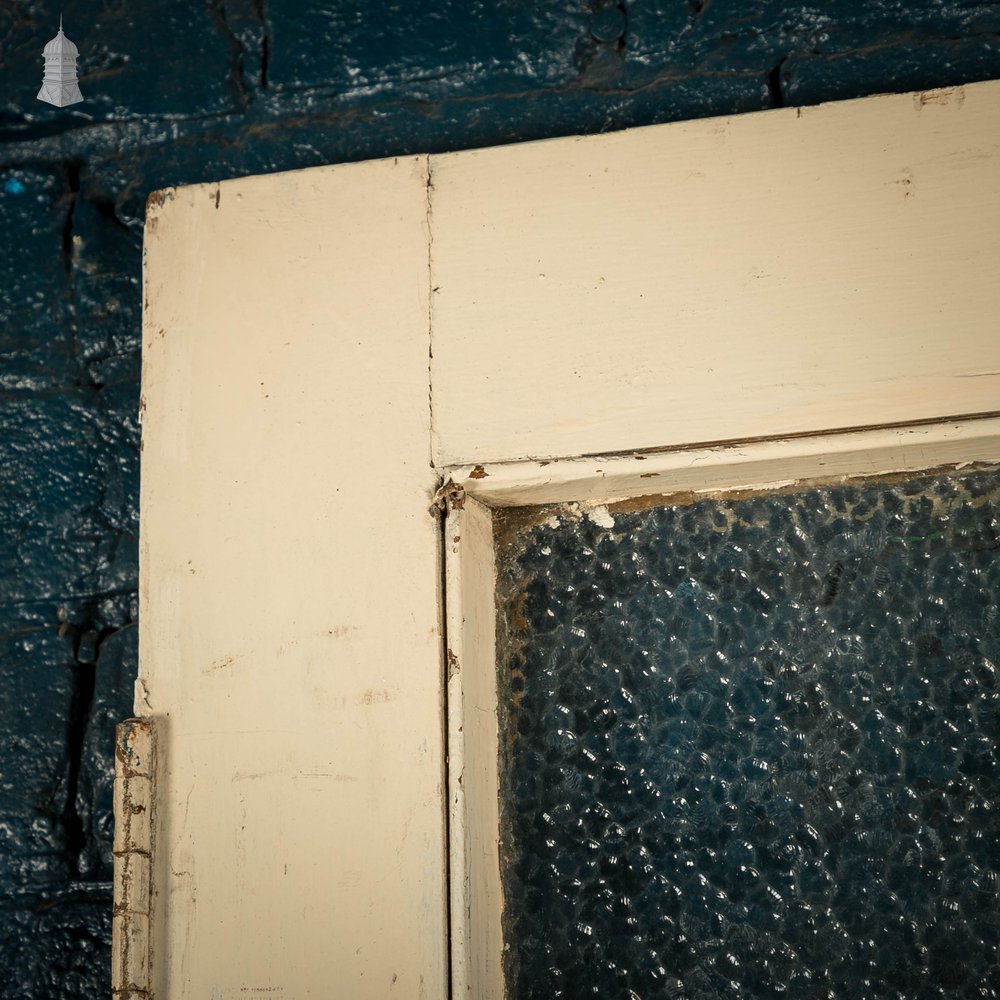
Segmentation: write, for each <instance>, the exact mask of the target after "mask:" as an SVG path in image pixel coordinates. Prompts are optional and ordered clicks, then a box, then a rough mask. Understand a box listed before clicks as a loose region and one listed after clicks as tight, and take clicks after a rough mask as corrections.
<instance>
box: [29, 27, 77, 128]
mask: <svg viewBox="0 0 1000 1000" xmlns="http://www.w3.org/2000/svg"><path fill="white" fill-rule="evenodd" d="M42 54H43V55H44V57H45V76H44V77H43V78H42V89H41V90H40V91H38V99H39V100H40V101H46V102H47V103H48V104H54V105H55V106H56V107H57V108H65V107H66V106H67V105H69V104H79V103H80V101H82V100H83V94H81V93H80V84H79V82H78V81H77V78H76V58H77V56H78V55H79V54H80V51H79V49H77V47H76V46H75V45H74V44H73V43H72V42H71V41H70V40H69V39H68V38H67V37H66V36H65V35H64V34H63V28H62V16H61V15H60V17H59V34H58V35H56V37H55V38H53V39H52V41H51V42H49V43H48V44H47V45H46V46H45V49H44V50H43V53H42Z"/></svg>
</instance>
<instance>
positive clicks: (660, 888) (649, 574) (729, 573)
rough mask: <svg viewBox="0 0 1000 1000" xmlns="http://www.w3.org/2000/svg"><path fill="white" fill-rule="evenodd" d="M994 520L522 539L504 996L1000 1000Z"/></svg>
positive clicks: (982, 490)
mask: <svg viewBox="0 0 1000 1000" xmlns="http://www.w3.org/2000/svg"><path fill="white" fill-rule="evenodd" d="M998 501H1000V476H998V475H997V473H996V472H995V471H978V472H974V473H970V474H965V475H958V476H951V477H944V476H935V477H923V478H920V479H913V480H909V481H904V482H894V483H892V482H885V481H881V482H872V483H865V484H860V485H858V484H853V485H843V486H834V487H827V488H816V489H810V490H808V491H795V492H784V493H779V494H774V495H770V496H766V497H763V496H757V497H751V498H745V499H717V500H710V501H702V502H698V503H693V504H688V505H681V506H672V507H658V508H653V509H647V510H634V511H631V512H625V513H617V514H616V515H615V524H614V527H603V526H601V525H600V524H597V523H595V521H593V520H590V519H588V518H586V517H579V516H576V515H574V514H573V513H572V512H569V511H565V510H564V511H562V512H561V513H558V514H557V515H556V516H552V517H549V516H548V514H549V513H550V512H546V514H545V515H544V516H545V517H547V520H545V521H544V522H542V520H541V518H538V517H536V518H534V519H533V520H532V519H528V523H527V524H526V525H524V526H522V527H520V528H515V527H514V525H513V522H511V523H510V524H508V525H507V526H506V527H505V528H504V530H503V532H502V533H501V540H500V542H499V543H498V554H499V556H500V572H499V581H498V592H499V604H500V609H501V610H500V622H499V634H500V639H501V642H500V649H501V654H500V665H499V676H500V688H501V704H502V705H503V706H504V707H503V708H502V709H501V716H502V718H501V758H502V759H501V799H502V802H501V812H502V831H501V835H502V836H501V839H502V852H501V853H502V867H503V879H504V893H505V916H504V921H505V935H506V941H507V942H508V945H509V950H508V953H507V955H508V959H507V963H508V967H507V980H508V987H509V991H510V995H511V997H513V998H516V1000H525V998H529V997H545V998H550V997H570V998H576V997H588V996H598V997H607V998H632V997H640V998H644V1000H646V998H654V997H657V998H659V997H670V998H681V997H688V998H691V1000H710V998H716V997H732V998H770V997H782V998H796V1000H799V998H801V1000H806V998H810V1000H815V998H827V997H828V998H837V1000H848V998H850V1000H855V998H866V997H870V998H876V997H878V998H885V997H891V998H896V997H899V998H903V997H906V998H924V997H973V996H975V997H1000V965H998V961H1000V958H998V948H1000V906H998V890H1000V843H998V837H1000V788H998V780H1000V775H998V770H997V767H998V749H997V741H998V739H1000V684H998V677H997V664H998V663H1000V641H998V639H1000V620H998V619H1000V616H998V597H1000V518H998Z"/></svg>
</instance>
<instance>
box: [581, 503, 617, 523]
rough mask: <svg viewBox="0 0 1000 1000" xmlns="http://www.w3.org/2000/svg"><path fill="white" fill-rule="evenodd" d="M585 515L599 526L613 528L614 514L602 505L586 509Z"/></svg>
mask: <svg viewBox="0 0 1000 1000" xmlns="http://www.w3.org/2000/svg"><path fill="white" fill-rule="evenodd" d="M587 517H589V518H590V520H591V521H593V522H594V524H596V525H598V526H599V527H601V528H613V527H614V526H615V519H614V515H613V514H612V513H611V511H609V510H608V508H607V507H604V506H601V507H595V508H594V509H593V510H588V511H587Z"/></svg>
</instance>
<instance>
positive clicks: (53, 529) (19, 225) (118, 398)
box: [0, 0, 1000, 1000]
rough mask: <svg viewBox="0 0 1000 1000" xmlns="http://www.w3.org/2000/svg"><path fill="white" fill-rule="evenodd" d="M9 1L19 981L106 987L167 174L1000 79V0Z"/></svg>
mask: <svg viewBox="0 0 1000 1000" xmlns="http://www.w3.org/2000/svg"><path fill="white" fill-rule="evenodd" d="M58 14H59V7H58V5H56V4H41V3H35V2H31V0H10V2H8V3H6V4H4V5H3V7H2V9H0V246H2V252H0V679H2V684H3V692H4V697H3V698H0V714H2V715H3V723H4V724H3V729H2V732H3V738H4V740H5V751H6V752H5V753H4V754H3V755H2V758H0V834H2V836H0V852H2V859H3V860H2V864H0V997H18V998H20V1000H33V998H45V1000H60V998H69V997H76V998H79V997H98V996H105V995H107V992H108V990H109V988H110V974H109V971H108V965H109V951H110V943H109V942H110V899H111V888H110V872H111V868H110V849H111V819H110V788H111V784H110V783H111V771H112V759H111V756H110V755H111V749H112V740H113V724H114V722H115V721H116V720H118V719H120V718H123V717H125V716H127V715H128V714H130V708H131V698H132V690H131V688H132V680H133V678H134V676H135V668H136V639H135V635H136V627H135V621H136V616H137V611H136V605H137V599H136V587H137V531H138V474H139V461H138V459H139V455H138V423H137V406H138V374H139V343H140V340H139V324H140V274H141V236H142V219H143V211H144V205H145V199H146V197H147V195H148V194H149V193H150V192H151V191H152V190H154V189H156V188H158V187H162V186H165V185H173V184H183V183H192V182H198V181H209V180H218V179H221V178H225V177H234V176H241V175H246V174H253V173H262V172H268V171H275V170H287V169H292V168H296V167H307V166H314V165H318V164H323V163H332V162H341V161H347V160H362V159H369V158H372V157H379V156H388V155H403V154H407V153H414V152H421V151H430V152H438V151H445V150H452V149H461V148H471V147H475V146H486V145H495V144H500V143H507V142H515V141H520V140H526V139H536V138H544V137H548V136H554V135H567V134H577V133H591V132H601V131H608V130H614V129H620V128H625V127H628V126H634V125H646V124H653V123H657V122H665V121H675V120H679V119H686V118H696V117H704V116H707V115H718V114H733V113H739V112H745V111H753V110H758V109H763V108H770V107H774V106H776V105H798V104H808V103H815V102H819V101H824V100H831V99H839V98H847V97H857V96H862V95H865V94H871V93H877V92H885V91H904V90H911V89H920V88H926V87H934V86H949V85H955V84H961V83H965V82H969V81H973V80H981V79H989V78H994V77H1000V6H998V5H997V4H989V3H973V2H967V0H941V2H929V0H923V2H907V3H903V2H867V3H861V2H858V0H841V2H833V3H825V4H823V5H821V6H819V5H806V4H796V3H788V2H761V3H755V4H752V5H748V4H746V3H737V2H735V0H729V2H722V0H669V2H668V0H648V2H643V0H635V2H632V3H622V4H620V5H619V4H608V3H603V2H600V0H591V2H571V0H552V2H547V3H544V4H532V3H526V2H520V0H506V2H503V0H501V2H497V3H485V2H475V0H473V2H458V0H443V2H440V3H437V4H431V5H427V4H422V3H421V4H418V3H416V2H409V3H390V2H385V0H381V2H355V3H352V4H347V3H320V2H315V0H308V2H292V0H230V2H227V0H205V2H201V3H197V2H189V3H165V2H160V3H152V2H148V0H145V2H144V0H133V2H130V3H128V4H127V5H126V4H124V3H120V2H117V0H107V2H95V0H78V2H77V3H75V4H73V5H71V6H68V7H67V8H66V10H65V16H66V31H67V34H68V35H69V37H71V38H72V39H73V41H74V42H76V44H77V45H78V46H79V48H80V53H81V57H80V78H81V88H82V90H83V94H84V97H85V100H84V102H83V103H82V104H78V105H74V106H72V107H70V108H67V109H58V108H54V107H52V106H50V105H47V104H44V103H41V102H39V101H36V100H35V94H36V93H37V90H38V87H39V85H40V82H41V65H42V64H41V48H42V46H43V45H44V43H45V42H46V41H47V40H48V39H49V38H50V37H51V36H52V34H53V33H54V30H55V26H56V24H57V18H58Z"/></svg>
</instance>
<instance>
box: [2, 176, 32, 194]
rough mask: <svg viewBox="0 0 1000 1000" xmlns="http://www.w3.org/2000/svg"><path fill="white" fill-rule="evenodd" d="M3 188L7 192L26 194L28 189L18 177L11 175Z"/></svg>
mask: <svg viewBox="0 0 1000 1000" xmlns="http://www.w3.org/2000/svg"><path fill="white" fill-rule="evenodd" d="M3 189H4V191H6V192H7V194H24V192H25V191H26V190H27V189H26V188H25V186H24V184H22V183H21V181H19V180H18V179H17V178H16V177H9V178H8V179H7V182H6V183H5V184H4V186H3Z"/></svg>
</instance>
